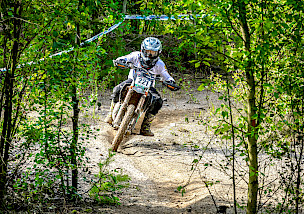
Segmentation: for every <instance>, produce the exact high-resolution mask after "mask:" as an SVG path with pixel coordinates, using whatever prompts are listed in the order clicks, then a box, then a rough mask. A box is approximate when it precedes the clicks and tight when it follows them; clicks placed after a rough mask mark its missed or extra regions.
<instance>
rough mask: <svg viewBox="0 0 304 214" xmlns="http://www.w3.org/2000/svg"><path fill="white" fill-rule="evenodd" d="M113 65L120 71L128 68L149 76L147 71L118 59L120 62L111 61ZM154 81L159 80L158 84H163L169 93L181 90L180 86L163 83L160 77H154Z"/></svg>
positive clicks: (171, 82)
mask: <svg viewBox="0 0 304 214" xmlns="http://www.w3.org/2000/svg"><path fill="white" fill-rule="evenodd" d="M113 64H114V66H117V67H120V68H122V69H126V68H130V69H141V70H143V71H145V72H147V73H149V74H151V73H150V72H149V71H148V70H146V69H144V68H142V67H137V66H136V65H134V63H132V62H127V61H126V60H124V59H120V60H113ZM155 80H159V81H160V82H162V83H163V85H165V86H166V87H167V88H169V89H170V90H171V91H178V90H179V89H181V87H180V86H178V85H177V84H176V83H175V82H174V81H172V80H171V81H164V80H162V78H160V77H156V78H155Z"/></svg>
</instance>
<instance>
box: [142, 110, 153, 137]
mask: <svg viewBox="0 0 304 214" xmlns="http://www.w3.org/2000/svg"><path fill="white" fill-rule="evenodd" d="M154 118H155V115H153V114H151V113H147V114H146V115H145V118H144V120H143V122H142V124H141V129H140V134H141V135H144V136H154V134H153V132H151V130H150V127H151V123H152V121H153V120H154Z"/></svg>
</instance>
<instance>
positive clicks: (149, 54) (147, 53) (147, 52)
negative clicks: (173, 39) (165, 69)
mask: <svg viewBox="0 0 304 214" xmlns="http://www.w3.org/2000/svg"><path fill="white" fill-rule="evenodd" d="M144 54H145V56H146V57H149V58H156V57H158V51H152V50H144Z"/></svg>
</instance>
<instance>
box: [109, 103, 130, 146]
mask: <svg viewBox="0 0 304 214" xmlns="http://www.w3.org/2000/svg"><path fill="white" fill-rule="evenodd" d="M134 111H135V106H134V105H132V104H131V105H129V106H128V108H127V112H126V114H125V116H124V118H123V120H122V122H121V124H120V127H119V129H118V131H117V134H116V136H115V138H114V140H113V143H112V144H113V151H114V152H116V151H117V149H118V146H119V145H120V143H121V141H122V140H123V137H124V135H125V133H126V130H127V128H128V125H129V124H130V121H131V119H132V117H133V114H134Z"/></svg>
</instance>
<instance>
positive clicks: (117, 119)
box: [113, 86, 133, 128]
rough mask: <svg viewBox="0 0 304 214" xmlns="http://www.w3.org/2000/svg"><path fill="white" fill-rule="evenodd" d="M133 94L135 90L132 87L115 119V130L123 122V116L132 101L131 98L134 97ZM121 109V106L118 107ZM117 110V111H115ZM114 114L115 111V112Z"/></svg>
mask: <svg viewBox="0 0 304 214" xmlns="http://www.w3.org/2000/svg"><path fill="white" fill-rule="evenodd" d="M132 93H133V89H132V86H131V87H130V89H129V90H128V93H127V95H126V97H125V99H124V102H123V103H122V104H121V106H120V109H119V111H118V113H117V115H116V117H115V119H114V122H113V127H114V128H118V127H119V125H120V123H121V121H122V116H123V115H124V113H125V111H126V109H127V106H128V103H129V101H130V99H131V96H132ZM118 107H119V106H118ZM114 110H115V109H114ZM113 112H114V111H113Z"/></svg>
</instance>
